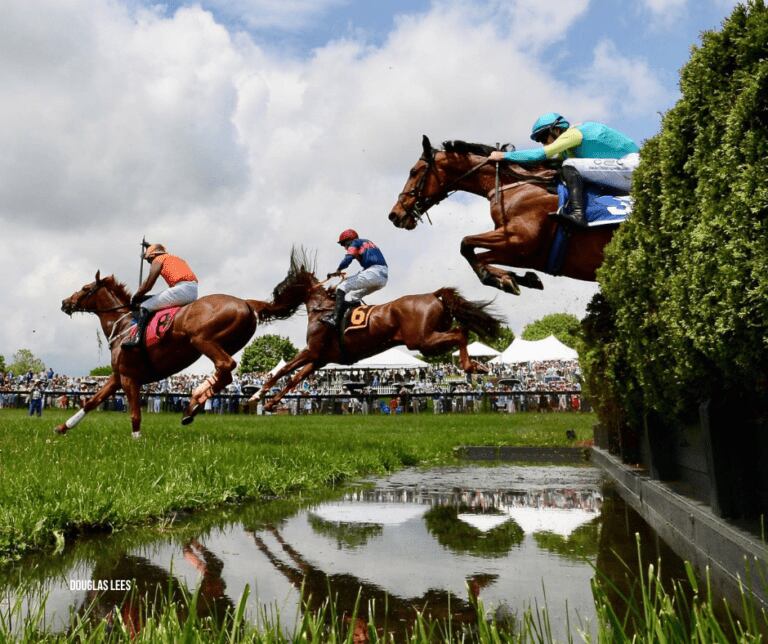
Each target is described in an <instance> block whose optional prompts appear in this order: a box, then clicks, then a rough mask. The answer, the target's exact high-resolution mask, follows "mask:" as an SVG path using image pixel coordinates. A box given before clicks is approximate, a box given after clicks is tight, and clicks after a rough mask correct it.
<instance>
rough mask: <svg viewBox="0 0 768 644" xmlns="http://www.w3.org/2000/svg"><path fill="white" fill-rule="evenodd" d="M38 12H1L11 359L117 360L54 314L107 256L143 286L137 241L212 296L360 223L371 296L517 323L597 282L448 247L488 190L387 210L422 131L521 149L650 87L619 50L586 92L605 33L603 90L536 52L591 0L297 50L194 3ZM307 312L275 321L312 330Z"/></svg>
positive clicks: (403, 26)
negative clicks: (613, 72) (426, 296)
mask: <svg viewBox="0 0 768 644" xmlns="http://www.w3.org/2000/svg"><path fill="white" fill-rule="evenodd" d="M6 4H8V3H6ZM42 4H44V3H43V2H37V3H35V10H34V11H33V10H32V9H31V8H30V7H29V3H27V2H26V1H25V0H12V1H11V2H10V6H6V7H5V10H4V17H3V22H2V25H0V77H2V78H3V79H4V83H3V84H2V86H1V88H0V92H2V100H1V101H0V119H1V120H2V123H3V128H1V129H0V150H2V152H0V223H1V224H2V226H3V237H4V241H3V250H4V252H3V253H2V254H1V255H0V270H2V274H3V275H4V278H5V283H6V284H7V285H10V287H8V288H5V289H3V290H2V291H1V292H0V305H1V306H2V310H3V311H5V312H12V315H9V314H7V313H6V315H5V316H4V317H5V320H6V321H5V322H4V324H3V326H2V328H0V353H2V354H3V355H5V356H6V358H8V357H10V356H11V355H12V354H13V352H14V351H16V350H17V349H18V348H20V347H27V348H29V349H31V350H32V351H33V352H34V353H35V354H37V355H39V356H41V357H43V358H44V359H45V360H46V362H49V363H50V364H52V366H54V368H55V369H58V370H62V371H69V372H71V373H82V372H84V371H86V370H87V369H89V368H90V367H93V366H95V365H96V364H98V363H99V362H102V363H103V362H104V361H106V356H105V355H103V354H102V355H101V356H100V355H99V354H98V351H97V347H96V342H95V329H96V322H95V319H92V318H88V317H86V316H79V317H76V318H73V319H72V320H69V319H67V318H66V317H65V316H64V315H63V314H61V313H60V312H59V311H58V309H59V306H60V302H61V300H62V299H63V298H64V297H66V296H68V295H69V294H70V293H72V292H73V291H75V290H76V289H78V288H80V287H81V286H82V285H83V284H84V283H86V282H87V281H89V280H91V279H92V276H93V275H94V273H95V271H96V269H101V271H102V273H103V274H109V273H114V274H115V275H116V276H117V277H118V278H120V279H122V280H124V281H126V282H127V283H128V284H129V286H131V287H135V285H136V280H137V273H138V266H137V263H138V258H137V254H138V243H139V241H140V239H141V237H142V235H146V236H147V238H148V239H149V240H150V241H162V242H164V243H165V244H166V245H167V246H168V247H169V248H170V250H172V251H174V252H178V253H179V254H181V255H183V256H184V257H186V258H187V259H188V260H189V262H190V263H191V264H192V267H193V268H194V269H195V271H196V272H197V274H198V276H199V277H200V278H201V292H202V293H211V292H228V293H233V294H236V295H241V296H243V297H255V298H262V299H263V298H267V297H269V295H270V293H271V289H272V287H273V286H274V285H275V284H276V283H277V282H278V281H279V280H280V279H282V277H283V276H284V274H285V271H286V269H287V265H288V256H289V252H290V248H291V246H292V245H293V244H303V245H304V246H307V247H309V248H314V249H317V250H318V270H319V272H320V273H325V272H327V271H328V270H331V269H332V268H334V267H335V266H336V264H337V263H338V261H339V259H340V252H339V248H338V246H336V244H335V243H334V242H335V238H336V236H337V235H338V232H339V231H340V230H342V229H344V228H347V227H349V226H354V227H355V228H357V229H358V230H359V231H360V232H361V233H362V234H363V235H365V236H367V237H370V238H372V239H374V240H376V241H377V243H379V244H380V246H381V247H382V249H383V250H384V253H385V255H386V256H387V258H388V260H389V261H390V264H391V278H390V284H389V286H388V287H387V289H386V290H385V291H383V292H380V293H378V294H376V295H375V296H373V297H372V298H371V300H372V301H373V302H380V301H384V300H386V299H390V298H394V297H396V296H399V295H401V294H404V293H408V292H425V291H430V290H434V289H436V288H439V287H441V286H444V285H455V286H458V287H459V288H460V289H462V291H464V292H465V294H466V295H467V296H468V297H470V298H471V299H484V298H492V297H497V305H498V307H499V309H501V310H502V311H503V312H504V313H505V314H506V315H507V316H508V319H509V321H510V323H511V324H512V326H513V328H515V329H517V330H518V331H520V330H521V329H522V326H523V325H524V323H525V322H527V321H531V320H534V319H536V318H538V317H540V316H541V315H543V314H545V313H549V312H555V311H562V310H564V309H566V310H572V311H575V312H577V313H580V312H581V311H583V308H584V306H585V304H586V302H587V301H588V300H589V298H590V296H591V294H592V293H593V292H594V290H595V286H594V285H593V284H587V283H580V282H575V281H571V280H565V279H555V278H545V283H546V290H545V291H544V292H543V293H542V292H535V291H534V292H531V291H526V292H525V293H524V295H523V296H521V297H519V298H515V297H512V296H509V295H505V294H501V293H499V292H497V291H495V290H493V289H489V288H487V287H483V286H481V285H480V284H479V282H478V281H477V279H476V278H475V276H474V274H473V273H472V272H471V270H470V269H469V267H468V266H467V265H466V263H465V262H464V260H463V259H462V258H461V256H460V255H459V252H458V248H459V243H460V240H461V238H462V237H463V236H464V235H467V234H471V233H479V232H483V231H485V230H488V229H490V228H491V226H492V223H491V219H490V216H489V212H488V203H487V201H485V200H484V199H480V198H466V199H459V198H456V197H454V198H452V199H449V200H447V201H446V202H444V203H443V204H441V205H440V206H439V207H437V208H436V209H435V210H434V212H433V213H432V219H433V221H434V222H435V225H434V227H429V226H428V225H427V226H420V227H419V228H418V229H417V230H416V231H413V232H406V231H401V230H397V229H395V228H394V227H393V226H392V225H391V223H390V222H389V221H388V219H387V214H388V213H389V210H390V207H391V206H392V204H393V203H394V201H395V198H396V195H397V194H398V192H399V191H400V189H401V187H402V185H403V183H404V181H405V179H406V176H407V173H408V170H409V168H410V166H411V165H412V164H413V163H414V162H415V161H416V159H417V158H418V156H419V154H420V149H421V134H422V133H426V134H428V135H429V136H430V137H431V138H432V140H433V142H435V143H439V141H441V140H442V139H448V138H463V139H466V140H476V141H485V142H489V143H492V142H495V141H498V140H503V141H511V142H514V143H517V144H518V145H525V144H526V141H527V135H528V131H529V128H530V123H531V121H532V120H533V118H535V116H536V115H537V114H538V113H540V112H542V111H547V110H550V109H565V107H564V106H568V109H569V114H573V115H574V118H576V117H581V115H583V116H585V117H586V116H590V117H593V118H596V117H600V116H606V115H608V114H610V113H611V111H612V109H613V108H614V106H615V103H616V102H617V101H619V100H623V97H624V95H628V96H629V97H631V99H632V100H633V101H636V100H640V99H641V98H642V97H643V92H650V93H653V92H655V91H657V89H658V88H656V87H655V86H654V82H653V76H652V74H651V72H650V71H649V70H648V69H647V68H643V64H642V62H639V61H632V60H628V59H623V58H622V59H621V65H622V69H625V70H626V71H628V72H631V74H632V75H633V76H634V78H633V79H632V80H631V82H629V83H628V84H627V83H626V82H625V84H624V85H621V88H620V91H619V90H616V91H614V90H611V91H607V92H599V93H596V92H595V90H594V87H595V86H594V83H595V82H596V80H595V78H596V76H597V75H598V74H600V73H602V74H606V73H607V71H606V69H604V67H603V65H604V61H605V60H607V59H608V58H610V57H611V56H614V57H616V56H618V54H616V51H615V48H614V49H612V47H613V46H612V45H610V43H608V44H604V45H601V46H599V47H598V48H597V49H596V53H595V65H594V74H595V78H592V85H590V84H586V85H584V84H583V82H582V80H583V79H575V81H574V83H573V84H572V85H571V84H566V83H564V82H562V81H560V80H558V79H557V78H556V77H555V76H554V71H553V70H552V69H551V67H550V65H549V63H548V60H547V59H546V57H543V56H542V57H540V56H539V54H538V53H536V52H537V51H539V50H540V49H541V47H540V45H541V44H542V39H543V38H544V37H545V35H544V33H545V31H544V30H543V28H544V26H545V25H547V24H549V25H550V26H551V29H552V30H553V31H552V32H550V34H549V35H550V36H552V35H553V34H554V36H556V37H562V34H563V33H564V32H565V30H566V29H567V28H568V25H570V24H571V23H572V21H573V20H575V19H576V18H577V17H578V16H579V15H581V13H582V12H583V9H584V3H583V2H582V3H573V5H571V3H564V4H561V5H558V7H559V9H558V11H555V12H554V13H549V12H550V9H536V10H534V9H533V8H531V7H532V5H530V6H529V4H530V3H517V4H515V5H513V6H512V7H511V8H509V7H507V8H505V9H504V10H503V11H501V12H500V13H497V14H491V13H490V10H487V11H486V14H484V15H483V16H481V17H480V18H478V16H477V15H476V13H475V12H474V10H473V7H471V6H469V7H466V8H464V7H463V6H462V5H460V4H456V3H440V4H436V5H435V6H434V7H433V8H432V9H431V10H430V11H429V12H427V13H425V14H422V15H418V16H403V17H401V18H400V19H399V20H398V22H397V24H396V27H395V28H394V30H393V31H392V32H391V33H390V34H389V36H388V38H387V39H386V40H385V41H384V42H383V44H382V45H381V46H379V47H372V46H370V45H367V44H366V43H363V42H358V41H355V40H337V41H335V42H330V43H328V44H327V45H326V46H324V47H322V48H319V49H317V50H316V51H315V52H313V54H312V55H311V57H309V58H307V59H299V58H286V57H285V56H284V55H281V54H280V53H279V52H274V51H269V50H265V49H263V48H261V47H260V46H259V45H258V44H257V43H255V42H254V41H253V40H252V38H251V37H250V36H248V35H246V34H243V33H240V34H236V35H233V34H232V33H230V32H229V31H228V30H227V29H226V28H225V27H224V26H222V25H221V24H219V23H217V22H216V20H215V19H214V18H213V16H212V15H211V14H210V13H209V12H207V11H205V10H204V9H202V8H200V7H189V8H185V9H183V10H179V11H178V12H176V13H175V14H174V15H173V16H164V15H161V14H160V13H158V12H156V11H147V10H139V11H137V12H131V11H129V10H127V9H125V8H124V7H122V6H121V5H119V4H117V3H115V2H112V1H108V0H103V1H102V0H90V1H89V2H74V1H72V2H69V3H65V2H63V1H62V0H49V2H48V3H47V4H46V5H45V6H41V5H42ZM499 6H501V5H499ZM491 9H493V6H491ZM42 14H46V15H48V16H50V19H46V20H44V21H41V20H39V19H37V16H39V15H42ZM502 18H503V19H504V20H506V21H507V22H506V23H505V24H507V25H511V26H510V27H509V28H508V29H507V28H505V29H500V28H499V20H500V19H502ZM536 21H538V22H536ZM619 58H620V57H619ZM620 80H621V79H619V78H617V79H616V82H617V83H619V82H620ZM558 106H563V107H562V108H559V107H558ZM303 325H304V319H302V318H297V319H296V320H292V321H290V322H286V323H280V324H279V325H272V326H270V327H267V328H265V329H264V330H263V331H264V332H277V333H281V334H286V335H289V336H290V337H291V338H292V339H293V341H294V342H295V343H296V344H302V343H303V335H304V329H303ZM32 329H35V332H34V333H32Z"/></svg>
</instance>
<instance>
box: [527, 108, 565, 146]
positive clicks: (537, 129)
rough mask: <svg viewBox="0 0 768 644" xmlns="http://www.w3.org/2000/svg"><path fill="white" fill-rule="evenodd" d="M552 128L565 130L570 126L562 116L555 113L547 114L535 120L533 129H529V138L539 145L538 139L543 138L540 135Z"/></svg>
mask: <svg viewBox="0 0 768 644" xmlns="http://www.w3.org/2000/svg"><path fill="white" fill-rule="evenodd" d="M553 127H559V128H562V129H564V130H567V129H568V128H569V127H571V125H570V123H568V121H567V120H566V119H565V117H564V116H563V115H562V114H558V113H557V112H547V113H546V114H542V115H541V116H540V117H539V118H537V119H536V122H535V123H534V124H533V128H531V138H532V139H533V140H534V141H536V142H537V143H540V142H541V141H540V140H539V139H541V138H543V137H542V135H543V134H544V133H545V132H548V131H549V130H550V129H551V128H553Z"/></svg>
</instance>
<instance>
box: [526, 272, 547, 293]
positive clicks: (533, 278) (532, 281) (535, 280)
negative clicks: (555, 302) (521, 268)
mask: <svg viewBox="0 0 768 644" xmlns="http://www.w3.org/2000/svg"><path fill="white" fill-rule="evenodd" d="M523 279H524V280H525V286H527V287H528V288H535V289H538V290H540V291H543V290H544V284H542V283H541V278H540V277H539V276H538V275H537V274H536V273H534V272H533V271H528V272H527V273H526V274H525V275H523Z"/></svg>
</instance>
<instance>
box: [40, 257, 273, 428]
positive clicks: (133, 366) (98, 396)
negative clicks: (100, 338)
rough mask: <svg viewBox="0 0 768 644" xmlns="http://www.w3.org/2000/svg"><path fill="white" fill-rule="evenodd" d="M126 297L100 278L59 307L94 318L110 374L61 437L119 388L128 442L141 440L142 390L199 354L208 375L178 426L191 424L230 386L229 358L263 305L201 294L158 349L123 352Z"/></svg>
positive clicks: (127, 310)
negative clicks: (209, 369)
mask: <svg viewBox="0 0 768 644" xmlns="http://www.w3.org/2000/svg"><path fill="white" fill-rule="evenodd" d="M130 302H131V294H130V292H129V291H128V290H127V289H126V287H125V285H123V284H121V283H120V282H118V281H117V280H115V278H114V276H112V275H110V276H108V277H101V275H100V273H99V272H97V273H96V280H95V281H93V282H90V283H89V284H86V285H85V286H83V288H81V289H80V290H79V291H76V292H75V293H73V294H72V295H70V296H69V297H68V298H67V299H65V300H63V301H62V303H61V310H62V311H64V313H66V314H67V315H72V314H73V313H93V314H95V315H96V316H97V317H98V318H99V322H100V323H101V329H102V331H103V332H104V335H105V336H106V337H107V340H108V342H109V347H110V352H111V363H112V374H111V375H110V376H109V379H108V380H107V382H106V383H105V384H104V386H103V387H102V388H101V389H99V391H97V392H96V393H95V394H94V395H93V396H92V397H91V398H89V399H88V400H86V402H85V404H84V406H83V408H82V409H81V410H80V411H78V412H77V413H76V414H75V415H74V416H72V417H71V418H70V419H69V420H67V421H66V422H65V423H63V424H61V425H59V426H58V427H56V430H55V431H56V432H57V433H59V434H66V433H67V431H68V430H70V429H72V428H73V427H74V426H75V425H77V423H79V422H80V421H81V420H82V418H83V416H85V414H86V413H88V412H89V411H91V410H93V409H96V408H97V407H98V406H99V405H100V404H101V403H102V402H103V401H104V400H105V399H106V398H108V397H109V396H111V395H112V394H114V393H115V392H116V391H118V389H120V388H122V389H123V390H124V391H125V394H126V396H127V398H128V407H129V409H130V413H131V425H132V430H133V437H134V438H139V437H140V435H141V433H140V432H141V405H140V396H139V389H140V387H141V385H144V384H147V383H150V382H155V381H157V380H161V379H163V378H166V377H168V376H171V375H173V374H175V373H178V372H179V371H181V370H182V369H184V368H186V367H188V366H189V365H191V364H192V363H193V362H195V360H197V359H198V358H199V357H200V356H201V355H204V356H206V357H208V358H210V359H211V361H212V362H213V364H214V366H215V368H216V370H215V372H214V375H213V376H209V377H208V378H206V380H205V381H204V382H203V383H202V384H201V385H200V386H199V387H198V388H197V389H195V391H193V392H192V396H191V399H190V401H189V405H188V406H187V408H186V410H185V412H184V416H183V417H182V421H181V422H182V424H185V425H186V424H188V423H191V422H192V420H193V419H194V417H195V414H197V412H198V411H199V410H200V406H201V405H202V404H203V403H204V402H205V401H206V400H208V399H209V398H211V397H212V396H214V395H215V394H216V393H218V392H219V391H221V390H222V389H224V387H226V386H227V385H228V384H229V383H231V382H232V370H233V369H234V368H235V366H236V363H235V361H234V360H233V359H232V354H233V353H237V352H238V351H239V350H240V349H242V348H243V347H244V346H245V344H246V343H247V342H248V340H249V339H250V338H251V336H252V335H253V334H254V332H255V331H256V325H257V322H258V316H259V312H260V311H261V310H262V309H263V308H264V307H265V306H266V302H261V301H259V300H242V299H240V298H237V297H233V296H231V295H206V296H204V297H201V298H200V299H198V300H195V301H194V302H192V303H191V304H187V305H186V306H185V307H183V308H182V309H181V310H180V311H179V312H178V313H177V314H176V316H175V318H174V319H173V322H172V323H171V326H170V328H169V329H168V330H167V332H166V333H165V335H164V337H163V338H162V340H161V341H160V342H158V343H157V344H155V345H153V346H150V347H147V348H143V347H142V348H139V349H126V350H124V349H122V348H121V346H120V345H121V342H122V340H123V339H124V336H125V335H126V334H127V333H128V332H129V331H130V327H131V325H132V319H131V308H130V307H131V304H130Z"/></svg>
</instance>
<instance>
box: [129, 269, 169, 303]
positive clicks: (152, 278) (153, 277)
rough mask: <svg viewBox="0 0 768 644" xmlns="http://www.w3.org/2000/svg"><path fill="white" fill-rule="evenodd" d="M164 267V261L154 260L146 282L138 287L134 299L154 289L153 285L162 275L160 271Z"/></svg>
mask: <svg viewBox="0 0 768 644" xmlns="http://www.w3.org/2000/svg"><path fill="white" fill-rule="evenodd" d="M162 268H163V263H162V262H152V264H151V265H150V267H149V275H147V279H145V280H144V283H143V284H142V285H141V286H139V288H137V289H136V292H135V293H134V294H133V298H131V299H132V300H134V301H135V300H137V299H138V298H140V297H141V296H142V295H146V294H147V293H149V291H150V290H152V287H153V286H154V285H155V282H156V281H157V278H158V277H160V271H161V270H162Z"/></svg>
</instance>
